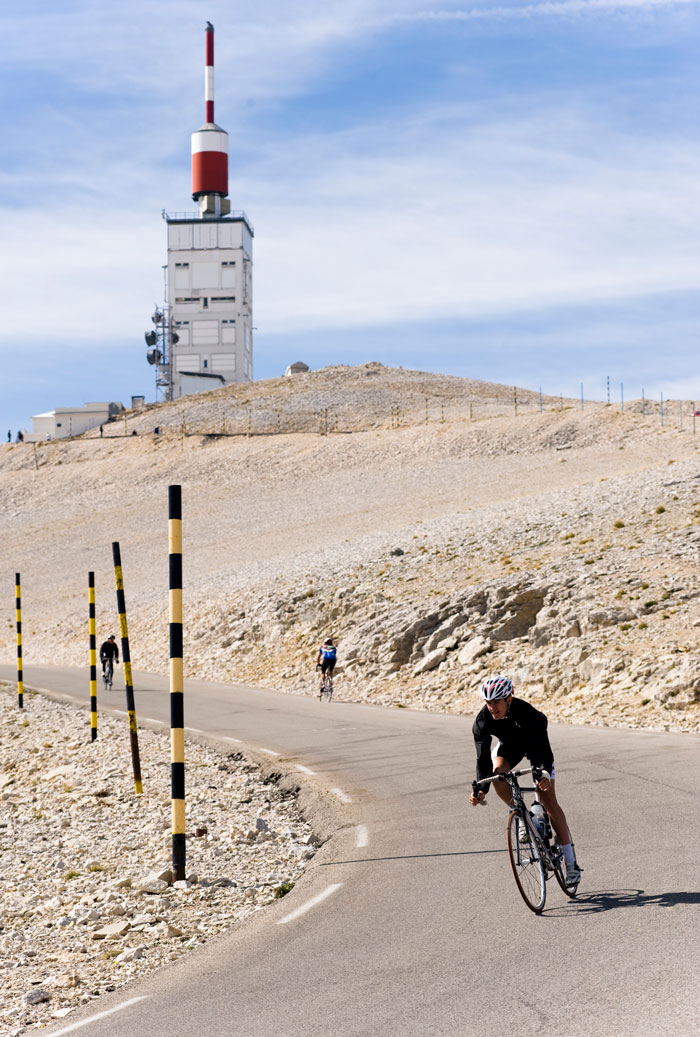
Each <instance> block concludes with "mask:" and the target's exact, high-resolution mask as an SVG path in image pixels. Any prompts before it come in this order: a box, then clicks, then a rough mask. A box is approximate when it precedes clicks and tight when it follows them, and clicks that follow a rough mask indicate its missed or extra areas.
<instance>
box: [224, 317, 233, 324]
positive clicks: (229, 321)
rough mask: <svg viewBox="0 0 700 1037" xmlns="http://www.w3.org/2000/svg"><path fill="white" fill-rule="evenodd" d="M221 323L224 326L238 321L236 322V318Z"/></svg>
mask: <svg viewBox="0 0 700 1037" xmlns="http://www.w3.org/2000/svg"><path fill="white" fill-rule="evenodd" d="M221 323H222V324H235V323H236V320H235V318H234V319H233V320H222V322H221Z"/></svg>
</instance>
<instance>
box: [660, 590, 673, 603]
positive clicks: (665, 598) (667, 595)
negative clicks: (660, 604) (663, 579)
mask: <svg viewBox="0 0 700 1037" xmlns="http://www.w3.org/2000/svg"><path fill="white" fill-rule="evenodd" d="M670 597H671V592H670V591H664V592H663V594H662V595H661V600H662V601H668V599H669V598H670Z"/></svg>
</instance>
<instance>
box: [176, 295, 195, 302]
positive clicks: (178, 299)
mask: <svg viewBox="0 0 700 1037" xmlns="http://www.w3.org/2000/svg"><path fill="white" fill-rule="evenodd" d="M175 302H199V299H198V297H197V296H196V295H178V296H177V297H176V299H175Z"/></svg>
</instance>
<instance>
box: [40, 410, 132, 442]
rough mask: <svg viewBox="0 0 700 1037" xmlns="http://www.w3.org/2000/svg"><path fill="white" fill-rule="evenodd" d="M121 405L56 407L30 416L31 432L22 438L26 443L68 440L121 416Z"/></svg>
mask: <svg viewBox="0 0 700 1037" xmlns="http://www.w3.org/2000/svg"><path fill="white" fill-rule="evenodd" d="M123 410H124V407H123V406H122V404H121V403H86V404H85V405H84V406H83V407H56V410H50V411H47V412H46V413H45V414H33V415H32V431H31V432H29V433H28V434H27V435H26V436H25V437H24V438H25V441H26V442H28V443H41V442H44V441H45V440H46V439H68V438H69V437H70V436H80V435H82V433H83V432H87V431H88V430H89V429H91V428H97V426H98V425H104V424H106V422H108V421H110V419H112V418H115V417H116V416H117V414H121V412H122V411H123Z"/></svg>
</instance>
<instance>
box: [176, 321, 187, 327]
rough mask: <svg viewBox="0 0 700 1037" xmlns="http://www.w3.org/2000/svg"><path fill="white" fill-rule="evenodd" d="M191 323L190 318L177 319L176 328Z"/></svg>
mask: <svg viewBox="0 0 700 1037" xmlns="http://www.w3.org/2000/svg"><path fill="white" fill-rule="evenodd" d="M189 323H190V322H189V321H188V320H176V321H175V327H176V328H184V327H187V325H188V324H189Z"/></svg>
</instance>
